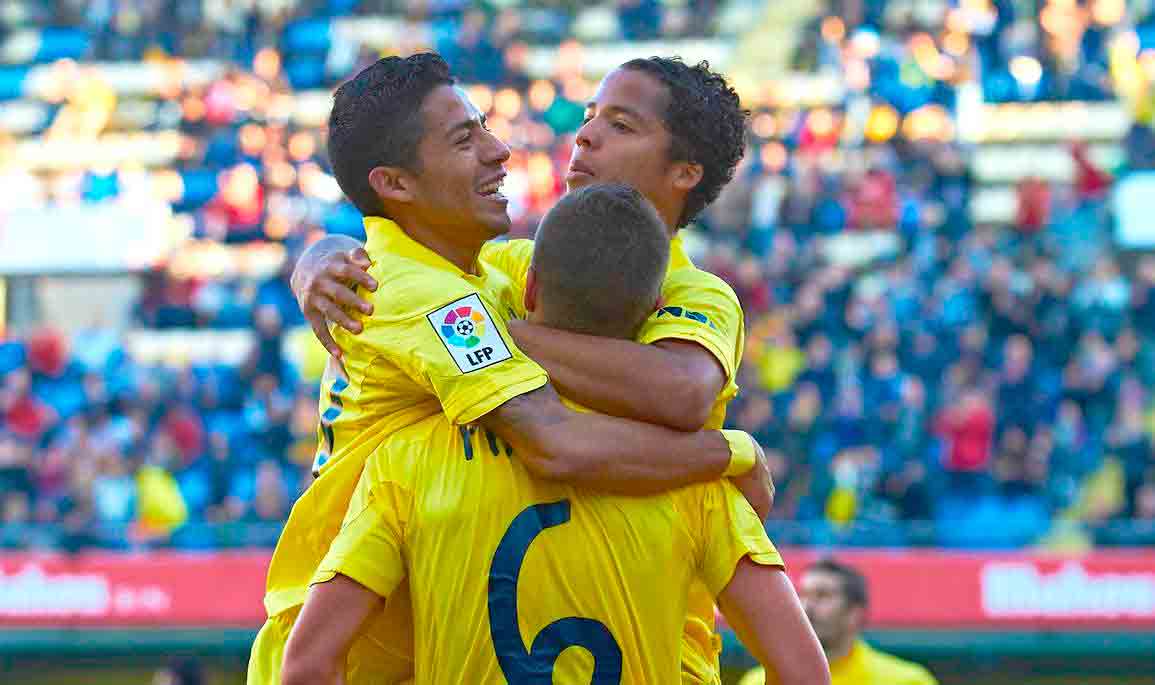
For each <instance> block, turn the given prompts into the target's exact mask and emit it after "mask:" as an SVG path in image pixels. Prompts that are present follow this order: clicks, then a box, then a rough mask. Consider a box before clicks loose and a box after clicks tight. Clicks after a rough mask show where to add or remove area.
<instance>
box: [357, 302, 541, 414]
mask: <svg viewBox="0 0 1155 685" xmlns="http://www.w3.org/2000/svg"><path fill="white" fill-rule="evenodd" d="M363 335H364V336H365V338H366V341H367V342H368V344H370V345H372V347H373V352H374V354H376V355H377V357H376V358H377V359H380V360H387V361H388V363H390V364H392V365H396V366H398V367H400V368H401V369H402V370H403V371H404V372H405V373H406V374H407V375H409V376H411V377H412V378H413V380H414V381H416V382H417V383H418V384H420V385H421V386H422V387H424V388H425V389H427V390H428V391H429V392H431V393H432V394H433V395H434V396H436V397H437V399H438V401H439V402H440V403H441V407H442V410H443V412H444V413H445V416H446V417H447V418H448V419H449V420H450V421H451V422H453V423H454V424H458V425H461V424H467V423H472V422H473V421H476V420H477V419H479V418H481V417H482V416H485V415H486V414H488V413H489V412H491V411H493V410H494V409H496V408H497V407H499V406H501V405H502V404H504V403H505V402H507V401H508V400H510V399H512V398H514V397H517V396H518V395H523V394H525V393H527V392H530V391H531V390H536V389H537V388H540V387H542V386H543V385H545V384H546V382H547V381H548V380H549V378H548V376H547V375H546V372H545V369H543V368H542V367H541V366H539V365H538V364H537V362H535V361H533V360H532V359H530V358H529V357H528V356H526V355H525V353H524V352H522V351H521V350H520V349H518V348H517V346H516V345H515V344H514V343H513V340H512V338H511V337H510V335H509V332H508V330H507V328H506V323H505V319H504V318H503V312H502V310H501V309H500V308H499V307H498V306H497V305H496V304H495V303H493V302H490V301H487V300H486V299H484V298H483V297H482V295H481V294H480V293H478V292H469V293H467V294H461V295H459V296H458V297H456V299H452V300H451V301H449V302H445V300H441V301H440V302H438V303H437V304H434V305H433V306H431V307H428V308H426V309H425V310H423V311H421V312H420V313H417V314H415V315H409V316H405V317H400V318H398V319H396V320H382V321H375V322H374V323H373V325H372V326H368V325H367V326H366V329H365V333H364V334H363ZM368 373H370V374H371V373H372V370H371V369H370V370H369V371H368Z"/></svg>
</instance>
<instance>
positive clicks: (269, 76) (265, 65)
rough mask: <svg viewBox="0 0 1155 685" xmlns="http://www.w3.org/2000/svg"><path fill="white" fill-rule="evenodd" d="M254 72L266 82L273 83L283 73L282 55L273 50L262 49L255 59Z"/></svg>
mask: <svg viewBox="0 0 1155 685" xmlns="http://www.w3.org/2000/svg"><path fill="white" fill-rule="evenodd" d="M253 72H254V73H256V75H257V76H260V77H261V78H263V79H264V80H266V81H272V80H274V79H276V78H277V76H278V75H279V74H280V73H281V53H279V52H277V51H276V50H274V49H273V48H261V50H259V51H258V52H257V55H256V57H254V58H253Z"/></svg>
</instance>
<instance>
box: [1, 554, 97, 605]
mask: <svg viewBox="0 0 1155 685" xmlns="http://www.w3.org/2000/svg"><path fill="white" fill-rule="evenodd" d="M111 603H112V593H111V591H110V588H109V586H108V579H107V578H105V577H103V576H97V575H71V574H67V573H60V574H54V575H48V574H46V573H44V571H43V569H41V568H40V567H39V566H37V565H35V564H29V565H28V566H25V567H24V568H23V569H22V570H20V571H18V572H16V573H14V574H12V575H10V576H7V577H6V576H4V574H3V571H0V616H76V615H81V616H105V615H107V614H108V613H109V607H110V605H111Z"/></svg>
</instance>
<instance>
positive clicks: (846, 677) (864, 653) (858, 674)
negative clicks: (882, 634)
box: [740, 559, 938, 685]
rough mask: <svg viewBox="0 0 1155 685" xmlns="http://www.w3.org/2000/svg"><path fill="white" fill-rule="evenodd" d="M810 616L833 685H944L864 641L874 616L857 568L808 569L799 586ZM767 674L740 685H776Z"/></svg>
mask: <svg viewBox="0 0 1155 685" xmlns="http://www.w3.org/2000/svg"><path fill="white" fill-rule="evenodd" d="M799 588H800V590H799V594H800V595H801V596H802V604H803V607H804V608H805V609H806V615H807V616H808V617H809V618H810V623H811V625H813V626H814V630H815V632H816V633H818V639H819V640H820V641H821V642H822V649H823V651H825V652H826V657H827V658H828V659H829V660H830V677H831V681H832V683H833V685H938V681H937V680H935V678H934V676H933V675H931V674H930V671H928V670H926V669H925V668H923V667H922V666H919V665H918V664H915V663H912V662H909V661H903V660H902V659H899V658H898V657H896V656H891V655H889V654H886V653H884V652H880V651H878V650H876V649H874V648H873V647H871V646H870V645H868V644H867V643H866V642H865V641H864V640H863V639H862V630H863V628H864V627H865V625H866V615H867V612H868V611H869V607H870V602H869V593H868V591H867V587H866V578H864V577H863V575H862V574H861V573H859V572H858V571H857V570H855V569H854V568H852V567H850V566H847V565H846V564H842V563H839V562H837V561H834V560H833V559H823V560H821V561H818V562H817V563H815V564H813V565H811V566H810V568H808V569H806V572H805V573H804V574H803V575H802V582H801V583H800V584H799ZM777 682H778V681H777V680H775V679H774V678H773V677H769V678H768V677H766V673H765V672H764V671H763V670H762V669H761V668H756V669H754V670H752V671H750V672H749V673H747V674H746V675H745V676H744V677H743V678H742V680H741V683H740V685H774V684H775V683H777Z"/></svg>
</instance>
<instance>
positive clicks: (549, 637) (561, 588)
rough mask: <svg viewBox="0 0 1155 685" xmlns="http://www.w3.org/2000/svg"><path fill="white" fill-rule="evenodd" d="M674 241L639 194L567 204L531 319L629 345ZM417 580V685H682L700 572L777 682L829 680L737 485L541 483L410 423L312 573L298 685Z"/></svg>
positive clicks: (504, 456)
mask: <svg viewBox="0 0 1155 685" xmlns="http://www.w3.org/2000/svg"><path fill="white" fill-rule="evenodd" d="M578 227H580V231H581V232H584V233H585V234H586V235H582V234H581V233H579V228H578ZM668 242H669V239H668V236H667V235H666V231H665V228H664V226H663V225H662V223H661V221H660V220H659V218H658V216H657V213H656V212H655V211H654V209H653V207H652V205H650V204H649V202H647V201H646V200H645V199H644V198H643V197H642V196H641V195H640V194H639V193H638V191H636V190H634V189H632V188H630V187H628V186H624V185H594V186H588V187H586V188H583V189H581V190H576V191H573V192H571V193H570V194H569V195H567V196H566V197H565V198H563V199H562V200H561V202H559V203H558V205H557V206H556V207H555V208H554V209H553V210H551V211H550V213H549V214H548V215H547V216H546V218H545V219H544V220H543V222H542V226H541V229H540V231H539V233H538V240H537V243H536V245H535V249H534V257H533V265H534V267H533V270H532V271H531V272H530V274H529V276H528V283H529V285H528V288H527V290H526V296H525V299H526V308H527V310H529V311H530V317H531V318H532V319H533V320H535V321H538V322H540V323H541V324H543V325H548V326H551V327H558V328H563V329H565V330H570V331H573V332H579V333H582V334H586V335H592V334H604V335H608V336H614V337H618V338H621V339H626V340H628V339H630V338H632V337H634V336H635V335H636V334H637V332H638V330H639V329H640V327H641V324H642V322H643V321H644V320H645V319H646V318H647V317H648V315H649V314H650V313H651V312H652V311H653V309H654V304H655V303H656V302H657V300H658V297H659V293H660V290H661V283H662V278H663V276H664V273H665V266H666V261H667V259H668V254H669V245H668ZM451 334H455V333H447V335H451ZM483 434H484V435H483ZM405 577H408V578H409V583H410V591H411V593H412V603H413V618H414V633H415V643H416V673H415V682H416V683H418V685H421V684H424V683H445V684H450V683H453V684H455V683H460V682H470V683H504V682H508V683H526V684H531V683H542V684H545V683H554V682H557V683H575V684H576V683H591V682H592V683H602V684H608V683H638V684H642V683H672V682H676V681H677V680H678V679H679V677H680V672H681V666H680V663H681V635H682V628H683V623H684V619H685V615H686V610H687V598H688V591H689V588H690V583H691V580H693V579H695V578H697V579H700V581H701V582H702V583H703V584H704V585H705V587H707V588H708V590H709V592H710V593H711V595H712V596H717V597H719V599H720V601H721V603H722V606H723V607H724V610H725V611H726V614H727V616H728V617H729V618H731V619H732V620H733V621H734V622H735V625H737V626H738V627H739V630H740V633H741V635H742V637H743V639H744V640H745V642H746V644H747V645H748V646H749V647H750V648H751V649H752V650H753V652H754V653H755V654H757V655H758V656H759V658H760V660H761V661H763V662H764V663H768V664H773V665H774V666H775V670H776V672H777V673H778V674H779V676H780V677H781V678H782V679H783V682H786V683H797V684H798V685H818V684H820V683H823V682H826V678H827V670H826V664H825V660H824V658H823V657H822V654H821V650H820V649H819V647H818V642H817V638H815V637H814V635H813V633H812V631H811V630H810V628H809V625H808V624H807V622H806V619H805V616H804V615H803V613H802V609H801V606H800V604H799V603H798V600H797V598H796V596H795V594H794V591H793V589H792V587H791V586H790V582H789V580H788V579H787V577H786V575H785V573H784V571H783V569H782V560H781V558H780V557H779V556H778V554H777V552H776V551H775V550H774V548H773V546H772V545H771V544H770V541H769V540H768V539H767V538H766V533H765V531H764V529H763V527H762V523H761V521H760V520H759V519H758V517H757V515H756V514H755V513H754V511H753V510H752V509H751V508H750V506H749V504H748V503H747V502H746V500H745V499H744V498H742V496H741V495H740V494H739V493H738V491H737V490H736V489H735V488H734V487H733V486H732V485H730V484H729V483H728V482H726V481H724V480H721V481H715V482H713V483H709V484H704V485H695V486H690V487H686V488H681V489H678V490H675V491H673V492H670V493H666V494H663V495H657V496H653V497H649V498H638V497H622V496H611V495H600V494H594V493H591V492H590V491H588V490H584V489H579V488H574V487H572V486H569V485H563V484H560V483H556V482H549V481H542V480H539V479H536V478H534V477H533V476H532V475H531V474H530V473H529V471H528V470H527V469H526V467H525V466H524V465H523V464H522V462H521V460H520V459H518V458H517V455H516V454H513V453H512V451H511V450H510V449H508V448H507V447H505V446H504V445H503V444H502V443H501V441H500V440H498V439H497V438H496V436H494V435H492V434H488V433H486V432H485V431H468V430H464V431H463V430H460V429H459V428H457V427H455V426H454V425H452V424H451V423H450V422H449V421H448V420H447V419H446V417H444V416H440V415H438V416H435V417H432V418H430V419H427V420H425V421H422V422H419V423H417V424H414V425H412V426H409V427H406V428H403V429H401V430H399V431H397V432H395V433H393V434H392V435H390V436H389V437H387V438H386V439H385V441H384V442H383V443H382V444H381V446H380V447H379V448H378V449H377V450H376V451H375V452H374V453H373V454H372V455H371V456H370V458H369V461H368V463H367V466H366V470H365V473H364V474H363V476H362V478H361V481H360V482H359V484H358V487H357V491H356V493H355V494H354V498H353V502H352V504H351V506H350V508H349V513H348V515H347V517H346V519H345V524H344V526H343V528H342V530H341V532H340V534H339V535H338V537H337V539H336V540H335V542H334V543H333V546H332V548H331V550H330V552H329V554H328V555H327V556H326V558H325V560H324V561H323V562H322V563H321V565H320V568H319V569H318V574H317V576H316V580H317V581H318V582H317V584H316V585H314V586H313V588H312V589H311V590H310V595H309V598H308V600H307V601H306V603H305V607H304V609H303V610H302V612H301V616H300V618H299V620H298V622H297V624H296V626H295V627H294V629H293V635H292V637H291V639H290V641H289V645H288V649H287V651H286V656H285V671H284V672H285V679H284V682H285V685H305V684H306V683H311V684H326V683H335V682H339V681H340V677H341V674H343V671H344V664H345V658H344V657H345V654H346V652H347V650H348V646H349V645H350V644H352V642H353V640H354V639H355V638H356V637H357V635H358V634H359V629H360V627H361V623H362V621H363V620H364V619H365V617H367V616H369V615H371V614H372V613H373V611H374V610H376V608H377V607H378V605H379V604H380V603H381V602H382V601H383V600H384V599H385V598H388V597H389V596H390V595H392V594H393V593H394V592H395V591H396V589H397V588H398V587H399V585H400V582H401V580H402V579H403V578H405ZM570 647H581V648H582V650H569V648H570Z"/></svg>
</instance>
